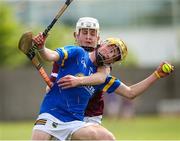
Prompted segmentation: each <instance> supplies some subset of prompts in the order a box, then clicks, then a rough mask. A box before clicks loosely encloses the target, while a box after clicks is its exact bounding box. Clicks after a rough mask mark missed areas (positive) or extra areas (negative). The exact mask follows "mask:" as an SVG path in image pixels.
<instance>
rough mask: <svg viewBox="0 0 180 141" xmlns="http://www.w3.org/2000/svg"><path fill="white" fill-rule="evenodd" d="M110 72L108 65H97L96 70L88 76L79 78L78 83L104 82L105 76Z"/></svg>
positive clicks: (95, 83) (96, 83) (97, 83)
mask: <svg viewBox="0 0 180 141" xmlns="http://www.w3.org/2000/svg"><path fill="white" fill-rule="evenodd" d="M109 74H110V67H109V66H102V67H98V69H97V72H96V73H94V74H92V75H90V76H83V77H80V78H79V80H80V81H79V85H99V84H102V83H104V82H105V80H106V77H107V76H108V75H109Z"/></svg>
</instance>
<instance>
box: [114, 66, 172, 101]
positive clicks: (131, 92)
mask: <svg viewBox="0 0 180 141" xmlns="http://www.w3.org/2000/svg"><path fill="white" fill-rule="evenodd" d="M164 64H165V63H162V64H160V65H159V67H158V68H157V69H156V71H155V72H154V73H152V74H151V75H150V76H148V77H147V78H146V79H144V80H142V81H140V82H139V83H137V84H134V85H132V86H127V85H125V84H123V83H122V82H121V85H120V86H119V87H118V88H117V89H116V90H115V93H116V94H119V95H122V96H124V97H126V98H129V99H133V98H135V97H137V96H139V95H141V94H142V93H143V92H144V91H146V90H147V89H148V88H149V87H150V86H151V85H153V84H154V83H155V82H156V81H157V80H158V79H159V78H163V77H166V76H168V75H169V74H170V73H172V72H173V70H174V68H173V66H172V67H171V70H170V71H169V72H168V73H167V72H163V70H162V66H163V65H164Z"/></svg>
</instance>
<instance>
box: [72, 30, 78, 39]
mask: <svg viewBox="0 0 180 141" xmlns="http://www.w3.org/2000/svg"><path fill="white" fill-rule="evenodd" d="M73 36H74V38H75V39H76V36H77V34H76V32H75V31H74V33H73Z"/></svg>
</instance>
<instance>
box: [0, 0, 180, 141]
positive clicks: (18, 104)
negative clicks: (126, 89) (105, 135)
mask: <svg viewBox="0 0 180 141" xmlns="http://www.w3.org/2000/svg"><path fill="white" fill-rule="evenodd" d="M63 3H64V0H46V1H44V0H36V1H34V0H23V1H22V0H1V1H0V78H1V81H0V90H1V91H0V96H1V98H0V140H13V139H14V140H21V139H23V140H28V139H30V136H31V130H32V127H33V122H34V121H35V119H36V117H37V114H38V110H39V105H40V103H41V101H42V98H43V95H42V94H43V93H44V91H45V83H44V82H43V81H42V79H41V78H40V76H39V74H38V72H37V71H36V70H35V68H34V67H33V66H32V64H31V62H30V61H29V60H28V59H27V58H26V56H25V55H24V54H23V53H21V52H20V51H19V50H18V48H17V46H18V41H19V38H20V37H21V35H22V34H23V33H24V32H26V31H32V32H33V34H34V35H36V34H37V33H39V32H42V31H44V29H45V28H46V27H47V26H48V25H49V24H50V23H51V21H52V19H53V18H54V16H55V15H56V13H57V12H58V9H59V7H61V6H62V5H63ZM83 16H91V17H95V18H97V19H98V20H99V23H100V32H101V33H100V35H101V40H103V39H105V38H106V37H111V36H114V37H119V38H122V39H123V40H124V41H125V42H126V43H127V45H128V52H129V54H128V57H127V59H126V60H125V62H123V63H122V64H116V65H114V66H113V72H112V74H113V75H115V76H116V77H117V78H120V79H121V80H122V81H123V82H125V83H126V84H128V85H131V84H134V83H136V82H138V81H140V80H142V79H144V78H145V77H146V76H147V75H149V74H150V73H152V71H154V69H155V68H156V66H157V65H158V64H159V63H160V62H162V61H164V60H168V61H170V62H171V63H173V64H174V65H175V71H174V73H173V75H171V76H170V77H168V78H165V79H163V80H160V81H158V82H157V83H156V85H155V86H153V87H152V88H150V89H149V90H148V91H146V92H145V93H144V95H142V96H140V97H138V98H136V99H135V100H133V101H128V100H125V99H123V98H121V97H119V96H115V95H110V96H108V95H106V96H105V111H104V112H105V118H104V120H103V125H104V126H105V127H107V128H108V129H109V130H110V131H112V133H114V135H115V136H116V138H117V139H121V140H126V139H127V140H133V139H137V140H140V139H142V140H148V139H151V140H153V139H157V140H165V139H167V140H180V134H179V133H180V120H179V119H180V118H179V115H180V87H179V84H180V0H74V1H73V3H72V4H71V5H70V6H69V7H68V9H67V10H66V11H65V13H64V14H63V15H62V17H61V18H60V19H59V21H58V22H57V23H56V25H55V26H54V27H53V29H52V30H51V32H50V34H49V36H48V38H47V42H46V46H47V47H49V48H51V49H55V48H57V47H62V46H64V45H68V44H74V43H75V41H74V38H73V32H74V30H75V24H76V21H77V20H78V19H79V18H80V17H83ZM42 62H43V64H44V67H45V69H46V71H47V72H48V73H49V72H50V70H51V67H52V66H51V65H52V64H51V63H45V62H44V61H43V60H42Z"/></svg>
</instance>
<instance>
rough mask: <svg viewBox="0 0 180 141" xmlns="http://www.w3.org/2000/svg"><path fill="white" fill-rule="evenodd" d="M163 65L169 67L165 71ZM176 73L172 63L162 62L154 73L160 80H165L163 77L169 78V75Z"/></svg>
mask: <svg viewBox="0 0 180 141" xmlns="http://www.w3.org/2000/svg"><path fill="white" fill-rule="evenodd" d="M163 65H168V66H169V67H168V68H167V69H166V70H164V69H163ZM173 71H174V66H173V65H171V64H170V63H168V62H162V63H161V64H160V65H159V66H158V67H157V69H156V71H155V72H154V73H155V75H156V77H158V78H163V77H166V76H168V75H169V74H171V73H172V72H173Z"/></svg>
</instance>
